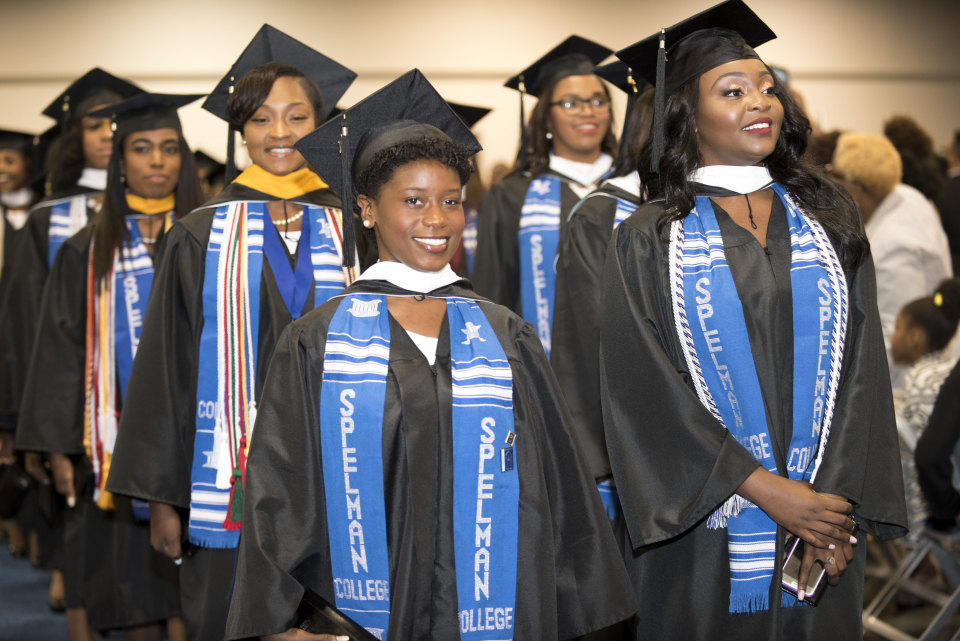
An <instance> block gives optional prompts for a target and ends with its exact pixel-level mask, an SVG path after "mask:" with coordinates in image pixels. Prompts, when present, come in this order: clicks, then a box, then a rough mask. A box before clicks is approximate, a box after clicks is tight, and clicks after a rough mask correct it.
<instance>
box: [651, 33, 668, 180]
mask: <svg viewBox="0 0 960 641" xmlns="http://www.w3.org/2000/svg"><path fill="white" fill-rule="evenodd" d="M666 40H667V33H666V30H664V29H661V30H660V48H659V49H657V93H656V94H655V96H654V103H653V105H654V106H653V141H652V147H651V152H652V153H651V154H650V172H651V173H654V174H657V173H660V157H661V156H663V151H664V150H663V148H664V134H663V118H664V113H663V111H664V103H665V101H666V93H667V81H666V74H667V48H666Z"/></svg>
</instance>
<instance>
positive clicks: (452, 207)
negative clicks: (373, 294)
mask: <svg viewBox="0 0 960 641" xmlns="http://www.w3.org/2000/svg"><path fill="white" fill-rule="evenodd" d="M461 187H462V185H461V184H460V176H459V175H458V174H457V172H456V171H455V170H454V169H453V168H452V167H448V166H446V165H444V164H443V163H441V162H439V161H437V160H418V161H416V162H411V163H407V164H406V165H404V166H402V167H400V168H398V169H397V170H396V172H395V173H394V175H393V178H391V179H390V180H389V181H388V182H387V183H385V184H384V185H383V186H382V187H381V188H380V193H379V195H378V197H377V199H376V200H374V199H373V198H370V197H369V196H367V195H364V194H360V195H358V197H357V204H358V205H359V206H360V217H361V219H362V220H363V223H364V226H366V227H368V228H369V227H372V228H373V229H374V231H375V232H376V234H377V246H378V247H379V248H380V260H381V261H385V262H386V261H392V262H396V263H403V264H404V265H407V266H408V267H412V268H413V269H416V270H418V271H422V272H437V271H440V270H441V269H443V268H444V266H446V265H447V264H449V263H450V259H451V258H452V257H453V254H454V252H456V251H457V247H458V246H459V244H460V236H462V235H463V226H464V217H463V202H462V200H461ZM387 308H388V309H389V310H390V314H391V316H393V318H394V319H395V320H396V321H397V322H398V323H400V326H401V327H403V328H404V329H406V330H407V331H411V332H414V333H415V334H421V335H423V336H430V337H432V338H437V337H439V336H440V327H441V326H442V325H443V319H444V317H445V316H446V313H447V304H446V301H444V300H442V299H437V298H425V299H423V300H417V299H416V298H410V297H398V296H391V297H389V298H387Z"/></svg>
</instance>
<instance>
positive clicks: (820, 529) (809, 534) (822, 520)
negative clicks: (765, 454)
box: [737, 468, 857, 549]
mask: <svg viewBox="0 0 960 641" xmlns="http://www.w3.org/2000/svg"><path fill="white" fill-rule="evenodd" d="M737 493H738V494H740V496H742V497H744V498H746V499H747V500H749V501H750V502H751V503H753V504H754V505H756V506H757V507H759V508H760V509H761V510H763V511H764V512H765V513H766V514H767V516H769V517H770V518H771V519H773V520H774V521H776V522H777V523H779V524H780V525H781V526H783V528H784V529H786V530H787V531H788V532H791V533H793V534H795V535H796V536H799V537H800V538H801V539H803V540H804V541H805V542H806V543H808V544H809V545H812V546H814V547H817V548H821V549H830V546H831V545H832V546H838V545H844V544H849V543H856V542H857V540H856V538H854V537H852V536H851V535H850V532H851V530H853V526H854V524H853V521H852V520H851V519H850V517H848V516H847V515H848V514H850V513H851V512H852V511H853V506H851V505H850V503H848V502H847V501H844V500H841V499H838V498H833V497H830V496H826V495H824V494H818V493H817V492H815V491H814V490H813V486H812V485H810V484H809V483H807V482H805V481H792V480H790V479H785V478H783V477H782V476H778V475H776V474H772V473H770V472H768V471H767V470H765V469H763V468H757V469H756V470H755V471H754V472H753V474H751V475H750V476H749V477H748V478H747V480H746V481H744V483H743V485H741V486H740V488H739V490H737Z"/></svg>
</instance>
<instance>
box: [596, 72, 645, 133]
mask: <svg viewBox="0 0 960 641" xmlns="http://www.w3.org/2000/svg"><path fill="white" fill-rule="evenodd" d="M593 72H594V73H595V74H597V75H598V76H600V77H601V78H603V79H604V80H606V81H607V82H609V83H610V84H612V85H613V86H614V87H616V88H617V89H619V90H620V91H622V92H623V93H625V94H627V111H626V114H625V115H624V119H623V121H624V123H626V122H627V121H628V120H629V119H630V112H631V111H633V103H634V102H636V100H637V98H638V97H640V94H642V93H643V92H644V91H646V90H647V89H649V88H650V86H651V85H650V83H649V82H647V81H646V79H644V78H643V76H640V75H638V74H637V73H636V72H635V71H634V70H633V69H631V68H630V67H628V66H627V65H626V64H625V63H624V62H622V61H620V60H614V61H613V62H611V63H610V64H606V65H603V66H602V67H597V68H596V69H594V70H593Z"/></svg>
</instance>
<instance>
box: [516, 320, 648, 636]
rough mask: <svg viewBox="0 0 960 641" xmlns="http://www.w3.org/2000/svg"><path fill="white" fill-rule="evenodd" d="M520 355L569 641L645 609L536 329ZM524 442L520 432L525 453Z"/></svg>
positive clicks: (528, 329)
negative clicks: (628, 572)
mask: <svg viewBox="0 0 960 641" xmlns="http://www.w3.org/2000/svg"><path fill="white" fill-rule="evenodd" d="M516 348H517V353H518V355H519V359H520V363H521V366H522V369H523V373H524V375H523V378H522V379H515V382H514V385H515V387H516V392H515V400H516V401H518V402H517V405H518V407H517V409H516V410H515V411H516V412H518V413H519V414H520V416H522V420H523V422H524V423H525V425H524V427H526V428H527V429H528V430H529V429H531V428H532V431H533V432H534V434H535V435H536V438H537V440H538V446H539V451H538V455H539V463H540V466H541V473H542V475H543V484H544V487H545V489H546V496H545V497H543V498H542V499H541V503H542V504H543V505H544V507H547V506H548V507H549V510H550V514H551V516H552V522H553V523H552V524H553V551H554V558H555V570H554V571H555V577H556V607H557V632H558V637H559V638H560V639H569V638H572V637H575V636H580V635H582V634H586V633H588V632H592V631H595V630H599V629H601V628H604V627H606V626H610V625H613V624H614V623H617V622H619V621H623V620H625V619H627V618H629V617H630V616H631V615H632V614H633V613H634V612H636V610H637V602H636V597H635V595H634V591H633V587H632V585H631V583H630V578H629V576H628V575H627V572H626V567H625V566H624V563H623V558H622V556H621V553H620V551H619V549H618V548H617V544H616V540H615V539H614V537H613V531H612V530H611V528H610V525H609V520H608V518H607V514H606V512H605V510H604V507H603V504H602V503H601V501H600V494H599V493H598V492H597V488H596V484H595V483H594V481H593V478H592V476H591V474H590V472H589V470H588V469H587V465H586V462H585V460H584V455H583V450H582V449H581V447H580V443H579V439H578V438H577V435H576V433H575V431H574V429H573V425H572V420H571V418H570V414H569V412H568V411H567V409H566V405H565V404H564V402H563V398H562V395H561V393H560V388H559V385H558V384H557V381H556V378H554V376H553V371H552V369H551V368H550V363H549V362H548V361H547V357H546V354H545V353H544V351H543V346H542V345H541V343H540V339H539V338H538V337H537V335H536V332H535V331H534V329H533V326H532V325H530V323H526V324H525V326H524V328H523V329H522V330H521V332H520V333H519V335H518V337H517V339H516ZM521 429H522V428H521ZM523 438H524V434H522V433H518V436H517V439H518V447H520V439H523ZM521 478H522V477H521ZM521 546H523V543H522V542H521ZM523 563H524V562H523V560H520V564H519V570H520V571H522V570H523ZM541 616H545V613H542V614H541ZM518 632H519V630H518Z"/></svg>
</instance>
